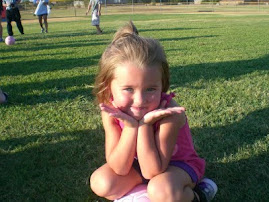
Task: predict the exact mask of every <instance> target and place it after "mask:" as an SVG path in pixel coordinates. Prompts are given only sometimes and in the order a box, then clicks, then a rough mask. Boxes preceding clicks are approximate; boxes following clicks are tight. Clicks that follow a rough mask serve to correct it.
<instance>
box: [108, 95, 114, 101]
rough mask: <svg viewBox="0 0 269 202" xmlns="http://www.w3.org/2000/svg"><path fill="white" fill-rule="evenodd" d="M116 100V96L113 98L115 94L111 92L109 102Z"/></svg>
mask: <svg viewBox="0 0 269 202" xmlns="http://www.w3.org/2000/svg"><path fill="white" fill-rule="evenodd" d="M113 101H114V98H113V95H112V94H111V96H110V98H109V102H111V103H112V102H113Z"/></svg>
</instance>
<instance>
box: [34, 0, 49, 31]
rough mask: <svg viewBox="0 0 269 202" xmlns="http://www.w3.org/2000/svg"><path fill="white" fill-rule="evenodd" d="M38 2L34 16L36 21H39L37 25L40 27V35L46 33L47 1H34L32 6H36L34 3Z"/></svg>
mask: <svg viewBox="0 0 269 202" xmlns="http://www.w3.org/2000/svg"><path fill="white" fill-rule="evenodd" d="M37 1H39V3H38V5H37V7H36V10H35V13H34V14H35V15H36V16H38V21H39V25H40V27H41V33H44V32H45V33H48V28H49V27H48V14H49V13H48V4H49V0H34V2H33V3H34V4H36V2H37ZM42 18H43V20H44V25H45V29H44V27H43V22H42Z"/></svg>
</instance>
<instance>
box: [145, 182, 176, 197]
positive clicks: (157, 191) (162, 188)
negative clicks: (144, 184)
mask: <svg viewBox="0 0 269 202" xmlns="http://www.w3.org/2000/svg"><path fill="white" fill-rule="evenodd" d="M147 191H148V195H149V197H150V199H151V200H152V201H168V200H167V199H168V198H170V197H171V195H172V190H171V188H170V186H166V185H165V183H161V182H160V181H156V180H151V181H150V182H149V184H148V188H147Z"/></svg>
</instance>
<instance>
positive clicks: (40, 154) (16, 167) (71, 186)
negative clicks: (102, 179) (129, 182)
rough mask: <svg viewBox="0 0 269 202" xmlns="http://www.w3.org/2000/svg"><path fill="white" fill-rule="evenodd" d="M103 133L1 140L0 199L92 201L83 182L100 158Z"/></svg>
mask: <svg viewBox="0 0 269 202" xmlns="http://www.w3.org/2000/svg"><path fill="white" fill-rule="evenodd" d="M103 136H104V135H103V130H102V129H96V130H81V131H72V132H62V133H61V132H60V133H49V134H35V135H34V136H26V137H21V138H10V137H9V138H8V139H7V140H5V141H1V142H0V147H1V153H0V156H1V162H0V165H1V166H0V172H1V176H0V180H1V185H0V188H1V189H0V190H1V191H0V193H1V194H0V200H1V201H22V200H23V201H28V200H29V201H63V200H64V201H85V199H87V198H89V201H93V200H90V199H92V198H95V197H96V196H95V195H93V194H92V193H91V191H90V189H89V187H88V185H87V183H86V182H87V181H88V180H87V179H88V176H89V175H90V173H92V172H93V171H94V170H95V169H96V168H97V167H99V166H100V165H101V164H102V163H103V162H104V151H103V150H104V145H103V142H104V141H103ZM22 197H23V198H22Z"/></svg>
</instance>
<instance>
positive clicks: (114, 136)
mask: <svg viewBox="0 0 269 202" xmlns="http://www.w3.org/2000/svg"><path fill="white" fill-rule="evenodd" d="M168 88H169V66H168V63H167V60H166V56H165V53H164V50H163V48H162V47H161V45H160V44H159V42H158V41H157V40H154V39H150V38H144V37H140V36H139V35H138V31H137V29H136V27H135V26H134V24H133V23H132V22H130V23H129V24H127V25H126V26H124V27H123V28H122V29H120V30H119V31H118V32H117V33H116V35H115V36H114V39H113V41H112V43H111V44H110V45H109V46H108V47H107V49H106V50H105V52H104V53H103V55H102V58H101V60H100V68H99V73H98V75H97V78H96V83H95V89H94V90H95V95H96V96H97V100H98V102H99V103H100V109H101V115H102V121H103V126H104V130H105V153H106V154H105V155H106V164H104V165H103V166H101V167H100V168H98V169H97V170H96V171H95V172H94V173H93V174H92V175H91V178H90V185H91V189H92V190H93V191H94V192H95V193H96V194H97V195H99V196H101V197H105V198H107V199H109V200H115V199H118V198H120V197H122V196H124V195H125V194H126V193H127V192H128V191H130V190H131V189H133V188H134V187H135V186H136V185H138V184H141V183H148V185H147V192H148V196H149V199H150V201H152V202H164V201H165V202H175V201H210V200H212V199H213V197H214V195H215V194H216V192H217V186H216V184H215V183H214V182H213V181H212V180H210V179H208V178H203V175H204V170H205V161H204V160H203V159H202V158H200V157H199V156H198V155H197V153H196V151H195V150H194V146H193V142H192V137H191V134H190V129H189V126H188V122H187V118H186V115H185V109H184V108H183V107H180V106H179V105H178V104H177V103H176V101H175V100H174V99H173V97H174V96H175V95H174V94H173V93H170V94H169V93H167V91H168ZM200 185H201V186H200Z"/></svg>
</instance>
